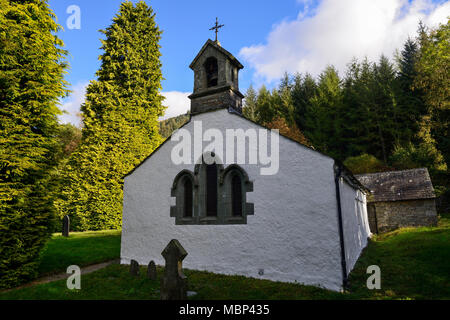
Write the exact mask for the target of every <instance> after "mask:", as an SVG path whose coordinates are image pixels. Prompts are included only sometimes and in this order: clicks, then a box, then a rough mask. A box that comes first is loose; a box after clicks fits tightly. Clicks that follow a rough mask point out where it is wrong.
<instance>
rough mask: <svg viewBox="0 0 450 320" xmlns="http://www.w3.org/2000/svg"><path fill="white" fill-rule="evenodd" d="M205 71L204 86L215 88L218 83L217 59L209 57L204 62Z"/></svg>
mask: <svg viewBox="0 0 450 320" xmlns="http://www.w3.org/2000/svg"><path fill="white" fill-rule="evenodd" d="M204 66H205V71H206V86H207V87H208V88H209V87H214V86H217V83H218V78H219V77H218V69H219V68H218V67H217V59H216V58H214V57H209V58H208V59H206V61H205V64H204Z"/></svg>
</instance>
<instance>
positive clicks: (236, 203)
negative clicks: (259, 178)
mask: <svg viewBox="0 0 450 320" xmlns="http://www.w3.org/2000/svg"><path fill="white" fill-rule="evenodd" d="M231 208H232V214H233V216H235V217H241V216H242V183H241V177H240V176H239V175H238V174H237V173H236V174H234V175H233V178H232V179H231Z"/></svg>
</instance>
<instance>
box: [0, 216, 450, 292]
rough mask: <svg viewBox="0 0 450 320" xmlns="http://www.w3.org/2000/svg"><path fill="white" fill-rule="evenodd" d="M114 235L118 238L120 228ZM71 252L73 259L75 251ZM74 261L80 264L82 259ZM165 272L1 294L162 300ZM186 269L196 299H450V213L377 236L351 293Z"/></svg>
mask: <svg viewBox="0 0 450 320" xmlns="http://www.w3.org/2000/svg"><path fill="white" fill-rule="evenodd" d="M94 235H95V237H94V239H97V241H98V240H99V239H101V238H102V236H99V237H97V233H95V234H94ZM111 236H113V237H114V236H115V237H116V238H118V233H117V235H111ZM86 238H91V236H88V235H87V236H86V237H84V238H83V237H81V235H80V237H79V238H77V237H76V235H74V238H73V239H74V240H77V241H81V242H83V241H87V239H86ZM54 240H55V239H53V240H52V242H53V241H54ZM61 240H66V243H65V245H67V247H66V249H70V247H71V246H70V245H69V244H67V242H70V241H72V239H61ZM89 243H90V242H89ZM93 243H95V244H96V245H94V244H93ZM93 243H92V244H91V245H90V247H91V248H97V247H99V246H100V244H98V242H96V241H95V240H94V241H93ZM78 244H79V245H81V244H80V243H78ZM118 246H119V245H118V243H117V247H118ZM50 248H51V246H50V245H49V249H50ZM50 252H51V251H48V252H47V254H50ZM55 252H59V250H56V251H55ZM89 254H90V253H89ZM117 255H118V248H117ZM94 256H95V255H94ZM69 257H72V258H73V255H69ZM116 257H117V256H116ZM81 259H83V261H87V260H88V259H86V258H85V256H81ZM71 261H72V262H71V263H74V264H80V263H79V261H77V260H71ZM60 263H61V264H60V266H64V268H65V267H66V266H67V265H68V263H67V261H64V263H62V262H60ZM373 264H376V265H378V266H379V267H380V268H381V289H380V290H368V289H367V288H366V280H367V277H368V275H367V274H366V269H367V267H368V266H369V265H373ZM50 265H53V266H55V265H57V263H56V262H52V263H51V264H50ZM162 272H163V270H162V268H158V280H157V281H151V280H149V279H147V278H146V268H145V267H142V268H141V275H140V276H139V277H132V276H131V275H130V274H129V272H128V266H122V265H111V266H108V267H106V268H104V269H101V270H98V271H96V272H93V273H90V274H87V275H84V276H82V279H81V290H78V291H77V290H73V291H72V290H68V289H67V288H66V281H65V280H60V281H55V282H51V283H47V284H40V285H35V286H32V287H27V288H22V289H17V290H13V291H10V292H5V293H0V299H120V300H122V299H159V279H160V278H161V276H162ZM185 274H186V275H187V277H188V290H191V291H196V292H197V293H198V294H197V295H196V296H193V297H191V298H190V299H194V300H196V299H449V298H450V286H449V285H448V284H449V283H450V219H449V216H448V215H447V216H443V217H441V219H440V222H439V226H438V227H435V228H408V229H401V230H397V231H394V232H391V233H387V234H383V235H380V236H377V237H375V238H374V239H373V240H372V241H370V243H369V246H368V247H367V248H366V249H365V250H364V252H363V254H362V256H361V258H360V259H359V261H358V263H357V264H356V266H355V268H354V270H353V272H352V273H351V275H350V287H349V290H348V291H346V292H345V293H338V292H332V291H328V290H325V289H320V288H316V287H312V286H303V285H299V284H292V283H281V282H273V281H268V280H258V279H252V278H246V277H242V276H225V275H218V274H213V273H208V272H201V271H194V270H185Z"/></svg>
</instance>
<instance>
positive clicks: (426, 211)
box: [368, 199, 437, 233]
mask: <svg viewBox="0 0 450 320" xmlns="http://www.w3.org/2000/svg"><path fill="white" fill-rule="evenodd" d="M370 205H373V207H374V208H375V210H374V211H375V214H376V216H375V217H374V216H373V214H372V212H371V209H369V208H368V215H369V221H370V226H371V231H372V232H373V233H375V232H377V231H378V232H379V233H382V232H388V231H392V230H395V229H398V228H404V227H419V226H435V225H436V224H437V213H436V203H435V200H434V199H423V200H406V201H390V202H374V203H371V204H369V206H370ZM369 206H368V207H369ZM375 223H376V227H377V229H378V230H373V229H372V228H373V226H374V224H375Z"/></svg>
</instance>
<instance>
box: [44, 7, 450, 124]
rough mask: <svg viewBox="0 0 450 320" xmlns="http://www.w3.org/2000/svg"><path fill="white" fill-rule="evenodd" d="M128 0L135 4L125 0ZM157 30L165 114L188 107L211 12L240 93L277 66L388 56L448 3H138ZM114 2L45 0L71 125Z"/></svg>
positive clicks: (273, 78) (306, 68) (268, 80)
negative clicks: (53, 18) (236, 71)
mask: <svg viewBox="0 0 450 320" xmlns="http://www.w3.org/2000/svg"><path fill="white" fill-rule="evenodd" d="M133 2H136V1H133ZM146 2H147V3H148V4H149V5H150V6H151V7H152V8H153V10H154V12H155V14H156V22H157V24H158V25H159V27H160V29H162V30H163V34H162V40H161V42H160V44H161V46H162V47H161V53H162V57H161V60H162V72H163V76H164V78H165V80H164V81H163V83H162V86H163V89H162V91H163V94H164V95H165V96H166V102H165V104H166V105H168V107H169V108H168V110H167V112H166V114H167V115H166V116H167V117H168V116H174V115H176V114H180V113H183V112H185V111H186V110H187V109H188V108H189V100H188V99H187V95H188V94H189V93H190V92H191V91H192V86H193V72H192V71H191V70H190V69H189V67H188V66H189V64H190V62H191V61H192V59H193V58H194V57H195V55H196V54H197V52H198V51H199V50H200V48H201V47H202V45H203V44H204V43H205V41H206V40H207V39H208V38H211V39H213V38H214V33H213V32H212V31H209V30H208V29H209V28H210V27H211V26H212V25H213V24H214V22H215V18H216V16H217V17H219V22H220V23H223V24H225V27H224V28H222V29H221V30H220V32H219V41H220V42H221V44H222V46H223V47H224V48H225V49H227V50H228V51H230V52H231V53H233V54H234V55H235V56H236V57H237V58H238V59H239V60H240V61H241V63H242V64H243V65H244V67H245V68H244V69H243V70H242V71H241V73H240V78H239V79H240V87H241V88H240V89H241V91H242V92H243V93H245V90H246V89H247V88H248V86H249V85H250V84H251V83H252V84H253V85H254V86H256V87H259V86H260V85H262V84H266V85H267V86H268V87H273V86H274V85H276V83H277V80H278V79H279V78H280V76H281V75H282V74H283V73H284V71H289V72H291V73H293V72H296V71H298V72H303V73H304V72H310V73H312V74H313V75H317V74H319V73H320V71H321V70H323V68H324V67H325V66H326V65H327V64H333V65H335V66H336V67H337V68H338V70H340V71H341V73H343V70H344V69H345V64H346V63H347V62H349V60H350V59H351V58H352V57H353V56H356V57H364V56H368V57H369V58H370V59H377V57H378V56H379V55H380V54H381V53H384V54H386V55H388V56H390V57H392V56H393V54H394V51H395V49H396V48H401V45H402V43H403V41H404V40H405V39H406V38H407V36H413V35H414V32H415V30H416V28H417V23H418V21H419V20H420V19H421V20H423V21H425V23H427V24H428V25H432V26H433V25H437V24H438V23H442V22H445V21H446V16H448V15H450V3H449V1H431V0H409V1H408V0H377V1H372V0H339V1H337V0H321V1H313V0H282V1H256V0H255V1H249V0H246V1H235V0H228V1H217V0H191V1H185V0H183V1H181V0H180V1H176V0H153V1H146ZM120 3H121V1H120V0H94V1H93V0H50V1H49V4H50V7H51V8H52V9H53V11H54V12H55V14H56V15H57V17H58V22H59V23H60V24H61V25H62V26H63V27H64V31H61V32H60V33H59V36H60V38H61V39H62V40H63V41H64V43H65V45H66V49H67V50H68V51H69V57H68V60H69V63H70V70H69V74H68V75H67V77H66V79H67V80H68V81H69V82H70V83H71V89H72V90H73V93H72V94H71V96H69V97H68V98H66V99H64V100H63V101H62V103H63V105H62V109H64V110H66V111H67V112H68V113H67V114H65V115H63V116H62V117H61V120H62V121H63V122H72V123H75V124H79V123H80V121H79V117H77V116H76V114H77V112H78V110H79V106H80V104H81V103H82V102H83V99H84V90H85V87H86V85H87V84H88V82H89V81H90V80H92V79H94V78H95V72H96V70H97V69H98V67H99V65H100V64H99V61H98V56H99V55H100V54H101V51H100V50H99V47H100V41H99V39H100V37H102V35H101V34H100V33H99V32H98V30H100V29H104V28H106V27H107V26H108V25H110V23H111V19H112V18H113V17H114V15H115V14H116V13H117V11H118V8H119V6H120ZM70 5H76V6H78V7H79V8H80V12H81V28H80V29H69V28H68V27H67V19H68V18H69V16H70V13H67V12H66V10H67V8H68V7H69V6H70Z"/></svg>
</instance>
